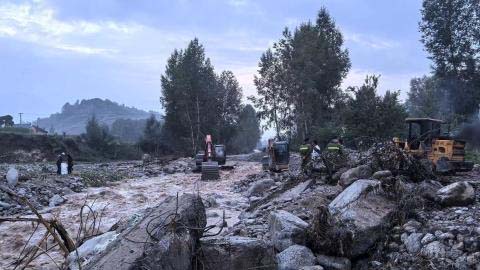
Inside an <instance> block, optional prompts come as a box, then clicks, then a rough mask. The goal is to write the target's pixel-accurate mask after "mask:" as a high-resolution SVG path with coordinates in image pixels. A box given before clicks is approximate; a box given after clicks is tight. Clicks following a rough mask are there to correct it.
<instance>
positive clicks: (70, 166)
mask: <svg viewBox="0 0 480 270" xmlns="http://www.w3.org/2000/svg"><path fill="white" fill-rule="evenodd" d="M67 164H68V174H72V172H73V158H72V156H71V155H70V154H67Z"/></svg>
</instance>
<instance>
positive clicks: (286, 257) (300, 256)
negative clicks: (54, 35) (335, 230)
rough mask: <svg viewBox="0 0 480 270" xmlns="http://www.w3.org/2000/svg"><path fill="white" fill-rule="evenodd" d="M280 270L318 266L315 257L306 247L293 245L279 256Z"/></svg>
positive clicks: (295, 269)
mask: <svg viewBox="0 0 480 270" xmlns="http://www.w3.org/2000/svg"><path fill="white" fill-rule="evenodd" d="M277 264H278V267H277V269H278V270H297V269H300V268H302V267H305V266H313V265H315V264H316V259H315V255H313V253H312V251H311V250H310V249H309V248H307V247H304V246H300V245H293V246H290V247H288V248H287V249H285V250H284V251H282V252H280V253H278V254H277Z"/></svg>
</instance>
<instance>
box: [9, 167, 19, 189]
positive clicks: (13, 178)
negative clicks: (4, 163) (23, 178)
mask: <svg viewBox="0 0 480 270" xmlns="http://www.w3.org/2000/svg"><path fill="white" fill-rule="evenodd" d="M18 176H19V174H18V171H17V169H15V168H14V167H10V168H9V169H8V171H7V176H6V178H7V184H8V185H9V186H10V187H14V186H16V185H17V183H18Z"/></svg>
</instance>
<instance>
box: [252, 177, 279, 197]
mask: <svg viewBox="0 0 480 270" xmlns="http://www.w3.org/2000/svg"><path fill="white" fill-rule="evenodd" d="M274 185H275V181H273V180H272V179H264V180H259V181H256V182H254V183H253V184H252V186H250V188H249V189H248V191H247V194H246V195H247V197H252V196H257V197H259V196H262V195H263V194H264V193H265V191H267V190H268V189H269V188H270V187H272V186H274Z"/></svg>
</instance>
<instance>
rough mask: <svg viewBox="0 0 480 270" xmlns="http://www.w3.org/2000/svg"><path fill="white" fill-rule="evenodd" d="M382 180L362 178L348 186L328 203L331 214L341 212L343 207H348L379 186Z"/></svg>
mask: <svg viewBox="0 0 480 270" xmlns="http://www.w3.org/2000/svg"><path fill="white" fill-rule="evenodd" d="M379 187H380V181H377V180H366V179H361V180H358V181H356V182H355V183H354V184H353V185H351V186H349V187H347V188H346V189H345V190H344V191H342V193H340V194H339V195H338V196H337V197H335V199H333V201H332V202H331V203H330V204H329V205H328V210H329V211H330V213H331V214H336V213H339V212H340V211H341V210H342V209H345V208H347V207H348V206H349V205H350V204H351V203H353V202H355V201H357V200H358V199H359V198H360V196H361V195H363V194H365V193H367V192H368V190H371V189H373V188H379Z"/></svg>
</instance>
